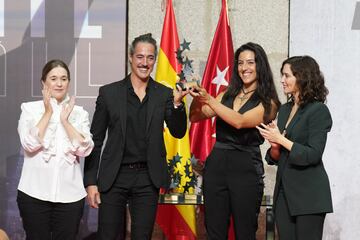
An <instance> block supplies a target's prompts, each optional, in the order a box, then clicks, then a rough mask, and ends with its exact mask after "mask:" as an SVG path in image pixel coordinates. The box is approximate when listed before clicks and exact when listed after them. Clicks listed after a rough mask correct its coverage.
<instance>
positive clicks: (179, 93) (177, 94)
mask: <svg viewBox="0 0 360 240" xmlns="http://www.w3.org/2000/svg"><path fill="white" fill-rule="evenodd" d="M189 92H190V89H187V90H185V91H183V90H182V89H181V87H180V86H178V85H176V89H174V90H173V95H174V106H180V105H181V101H182V99H183V97H184V96H185V95H187V94H188V93H189Z"/></svg>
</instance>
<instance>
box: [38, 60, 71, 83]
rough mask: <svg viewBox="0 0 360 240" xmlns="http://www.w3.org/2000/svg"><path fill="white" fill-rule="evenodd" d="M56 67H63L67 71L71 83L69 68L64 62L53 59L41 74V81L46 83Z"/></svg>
mask: <svg viewBox="0 0 360 240" xmlns="http://www.w3.org/2000/svg"><path fill="white" fill-rule="evenodd" d="M56 67H62V68H64V69H65V70H66V72H67V75H68V79H69V81H70V70H69V67H68V66H67V65H66V63H64V62H63V61H61V60H59V59H53V60H50V61H48V62H47V63H46V64H45V66H44V67H43V69H42V74H41V81H43V82H45V80H46V76H47V75H48V73H49V72H50V71H51V70H52V69H54V68H56Z"/></svg>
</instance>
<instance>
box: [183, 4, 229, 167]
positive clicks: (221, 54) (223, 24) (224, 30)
mask: <svg viewBox="0 0 360 240" xmlns="http://www.w3.org/2000/svg"><path fill="white" fill-rule="evenodd" d="M233 61H234V48H233V45H232V38H231V31H230V25H229V19H228V15H227V4H226V0H222V8H221V13H220V18H219V22H218V25H217V27H216V31H215V35H214V39H213V41H212V44H211V48H210V52H209V56H208V60H207V64H206V67H205V71H204V75H203V78H202V82H201V85H202V86H203V87H204V88H205V89H206V91H207V92H208V93H209V94H211V95H212V96H214V97H216V96H217V95H218V94H219V92H221V91H222V90H224V89H225V88H226V87H227V86H228V84H229V81H230V79H231V73H232V72H231V71H232V69H233ZM190 141H191V152H192V153H193V154H194V156H195V158H197V159H199V160H200V161H201V162H204V161H205V160H206V157H207V156H208V155H209V153H210V151H211V149H212V147H213V145H214V143H215V120H214V118H213V119H206V120H203V121H200V122H197V123H192V124H191V127H190Z"/></svg>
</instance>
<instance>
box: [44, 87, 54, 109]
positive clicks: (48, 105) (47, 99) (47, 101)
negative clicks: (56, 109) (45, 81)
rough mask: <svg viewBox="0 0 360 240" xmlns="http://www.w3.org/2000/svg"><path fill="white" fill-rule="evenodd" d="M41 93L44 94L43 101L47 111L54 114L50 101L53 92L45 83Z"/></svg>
mask: <svg viewBox="0 0 360 240" xmlns="http://www.w3.org/2000/svg"><path fill="white" fill-rule="evenodd" d="M41 93H42V95H43V102H44V107H45V113H49V114H52V112H53V109H52V106H51V103H50V98H51V92H50V89H49V87H48V86H46V85H44V87H43V89H42V90H41Z"/></svg>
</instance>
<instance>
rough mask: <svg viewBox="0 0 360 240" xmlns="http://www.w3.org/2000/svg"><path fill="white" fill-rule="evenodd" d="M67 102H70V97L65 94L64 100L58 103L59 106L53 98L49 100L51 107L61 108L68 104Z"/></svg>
mask: <svg viewBox="0 0 360 240" xmlns="http://www.w3.org/2000/svg"><path fill="white" fill-rule="evenodd" d="M69 101H70V96H69V95H68V94H66V96H65V98H64V100H62V101H61V102H60V104H58V102H57V100H56V99H55V98H53V97H52V98H50V102H51V103H52V105H53V106H57V105H59V106H63V105H65V104H67V103H69Z"/></svg>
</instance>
